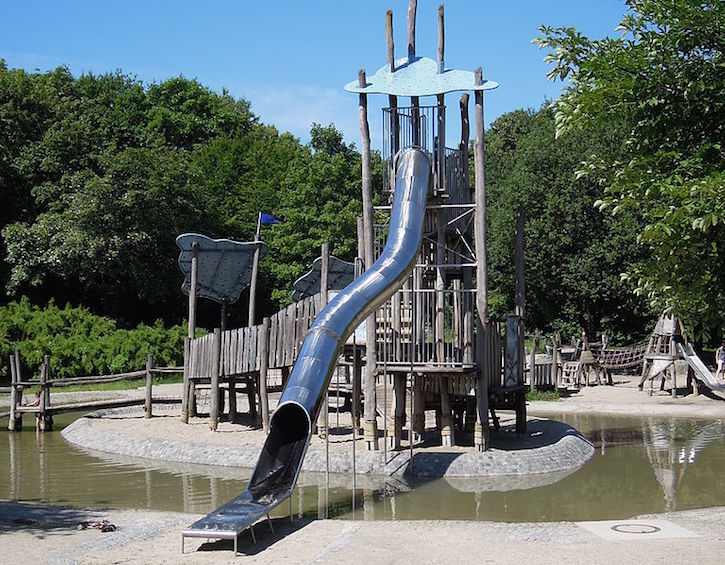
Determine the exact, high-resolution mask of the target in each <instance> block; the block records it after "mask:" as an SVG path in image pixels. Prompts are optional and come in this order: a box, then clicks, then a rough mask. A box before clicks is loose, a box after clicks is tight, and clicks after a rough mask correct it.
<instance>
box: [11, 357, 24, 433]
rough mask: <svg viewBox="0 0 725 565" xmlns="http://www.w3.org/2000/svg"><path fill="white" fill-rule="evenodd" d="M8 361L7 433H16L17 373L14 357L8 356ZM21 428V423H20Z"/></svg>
mask: <svg viewBox="0 0 725 565" xmlns="http://www.w3.org/2000/svg"><path fill="white" fill-rule="evenodd" d="M9 361H10V416H9V418H8V431H11V432H14V431H16V429H15V426H16V422H17V412H16V408H17V405H18V403H17V398H18V391H17V386H18V385H17V382H18V380H19V379H18V373H17V370H16V368H15V355H10V357H9ZM21 426H22V423H21Z"/></svg>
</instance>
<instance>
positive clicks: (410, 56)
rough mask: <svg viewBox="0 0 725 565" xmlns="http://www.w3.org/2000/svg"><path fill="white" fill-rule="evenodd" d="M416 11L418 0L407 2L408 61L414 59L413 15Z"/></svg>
mask: <svg viewBox="0 0 725 565" xmlns="http://www.w3.org/2000/svg"><path fill="white" fill-rule="evenodd" d="M417 9H418V0H410V1H409V2H408V61H409V62H412V61H413V59H415V13H416V11H417Z"/></svg>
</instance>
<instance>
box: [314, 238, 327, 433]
mask: <svg viewBox="0 0 725 565" xmlns="http://www.w3.org/2000/svg"><path fill="white" fill-rule="evenodd" d="M320 258H321V259H322V261H321V262H320V310H322V309H323V308H324V307H325V306H326V305H327V288H328V286H329V282H328V280H329V273H330V244H329V243H323V244H322V250H321V253H320ZM328 396H329V394H328V392H327V391H325V397H324V399H323V400H322V408H321V409H320V413H319V414H318V415H317V435H318V436H320V437H321V438H327V434H328V433H329V430H328V429H327V421H328V414H329V401H328Z"/></svg>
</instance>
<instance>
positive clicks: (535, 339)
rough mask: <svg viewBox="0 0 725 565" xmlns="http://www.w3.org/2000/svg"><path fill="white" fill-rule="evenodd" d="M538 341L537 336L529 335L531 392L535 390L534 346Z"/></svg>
mask: <svg viewBox="0 0 725 565" xmlns="http://www.w3.org/2000/svg"><path fill="white" fill-rule="evenodd" d="M538 341H539V337H538V336H536V335H534V336H532V337H531V356H530V357H529V379H530V380H529V390H530V391H531V392H536V346H537V345H538Z"/></svg>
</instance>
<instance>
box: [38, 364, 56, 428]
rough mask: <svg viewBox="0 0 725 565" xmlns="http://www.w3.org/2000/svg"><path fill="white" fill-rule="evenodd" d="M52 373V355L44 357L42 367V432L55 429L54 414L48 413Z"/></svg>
mask: <svg viewBox="0 0 725 565" xmlns="http://www.w3.org/2000/svg"><path fill="white" fill-rule="evenodd" d="M49 374H50V355H46V356H45V357H44V358H43V365H42V366H41V368H40V403H39V406H38V409H39V412H38V422H37V423H38V428H39V429H40V431H41V432H50V431H52V430H53V416H50V415H49V414H48V407H49V406H50V388H49V387H48V377H49Z"/></svg>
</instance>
